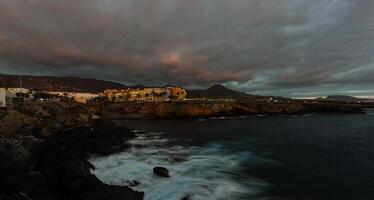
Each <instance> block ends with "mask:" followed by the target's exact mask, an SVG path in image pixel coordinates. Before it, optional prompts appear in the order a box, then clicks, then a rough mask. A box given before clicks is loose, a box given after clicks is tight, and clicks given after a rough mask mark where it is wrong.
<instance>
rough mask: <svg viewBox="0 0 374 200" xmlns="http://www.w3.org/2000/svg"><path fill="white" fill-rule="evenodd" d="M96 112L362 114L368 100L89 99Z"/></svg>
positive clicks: (118, 115) (144, 115)
mask: <svg viewBox="0 0 374 200" xmlns="http://www.w3.org/2000/svg"><path fill="white" fill-rule="evenodd" d="M88 106H89V107H90V109H91V110H93V111H94V112H95V114H97V115H100V116H102V117H104V118H108V119H123V118H130V119H160V118H161V119H185V118H201V117H204V118H205V117H237V116H248V115H302V114H309V113H355V114H363V113H365V112H364V109H365V108H370V107H374V105H371V104H357V103H348V102H346V103H345V102H318V103H313V102H302V101H291V102H281V103H273V102H256V101H253V102H208V101H196V102H195V101H179V102H178V101H170V102H123V103H108V102H92V103H90V104H88Z"/></svg>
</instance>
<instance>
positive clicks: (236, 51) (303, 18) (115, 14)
mask: <svg viewBox="0 0 374 200" xmlns="http://www.w3.org/2000/svg"><path fill="white" fill-rule="evenodd" d="M0 73H29V74H49V75H69V76H81V77H93V78H101V79H109V80H116V81H121V82H125V83H143V84H166V83H174V84H181V85H183V86H187V87H199V86H206V85H209V84H212V83H225V84H226V85H228V86H231V87H235V88H238V89H240V90H243V91H247V92H254V93H258V94H278V95H285V96H308V95H313V96H316V95H324V94H325V93H326V94H328V93H349V92H353V93H357V95H374V91H373V89H371V88H372V86H373V84H374V78H373V77H374V1H372V0H354V1H353V0H330V1H326V0H314V1H310V0H230V1H227V0H124V1H118V0H105V1H103V0H92V1H89V2H88V1H84V0H64V1H57V0H49V1H45V0H2V1H0Z"/></svg>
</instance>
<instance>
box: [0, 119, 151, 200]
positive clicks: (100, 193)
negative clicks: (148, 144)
mask: <svg viewBox="0 0 374 200" xmlns="http://www.w3.org/2000/svg"><path fill="white" fill-rule="evenodd" d="M31 137H32V136H14V137H7V138H2V139H0V163H1V165H0V177H1V179H0V199H38V200H84V199H87V200H88V199H89V200H106V199H113V200H117V199H118V200H141V199H143V197H144V193H142V192H136V191H133V190H132V189H130V188H129V187H126V186H113V185H107V184H104V183H103V182H101V181H100V180H99V179H98V178H97V177H96V176H94V175H93V174H91V172H90V169H92V168H93V166H92V164H90V163H89V162H88V161H87V158H88V157H89V156H90V155H92V154H98V155H108V154H110V153H114V152H118V151H121V150H123V149H124V148H126V147H127V145H126V143H125V140H126V139H129V138H131V137H133V134H132V133H131V131H130V130H129V129H127V128H122V127H118V126H116V125H115V124H114V123H113V122H111V121H104V120H100V121H97V122H95V123H94V124H93V125H92V126H87V127H79V128H74V129H70V130H65V131H61V132H57V133H54V134H52V135H51V136H49V137H47V138H45V139H35V138H31Z"/></svg>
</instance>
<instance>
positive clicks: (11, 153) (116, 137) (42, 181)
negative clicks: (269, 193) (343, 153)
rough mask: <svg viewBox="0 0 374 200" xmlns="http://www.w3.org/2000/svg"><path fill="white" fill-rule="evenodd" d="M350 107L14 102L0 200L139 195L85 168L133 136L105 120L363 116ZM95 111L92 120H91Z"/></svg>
mask: <svg viewBox="0 0 374 200" xmlns="http://www.w3.org/2000/svg"><path fill="white" fill-rule="evenodd" d="M366 107H370V106H367V105H365V106H364V105H356V104H354V105H353V104H323V105H322V104H321V105H305V104H303V103H299V102H298V103H285V104H254V103H250V104H249V103H220V102H218V103H210V104H209V103H206V102H200V103H193V104H192V103H189V102H187V103H186V102H153V103H149V102H147V103H146V102H142V103H139V102H133V103H127V104H111V105H108V104H88V105H82V104H78V103H76V102H72V101H60V102H47V103H29V104H23V105H17V106H15V107H14V108H11V109H8V110H7V111H5V112H2V113H1V115H0V118H1V121H0V126H1V129H0V161H1V163H6V164H4V165H2V166H1V169H0V171H1V177H4V178H3V179H2V180H1V181H0V186H1V187H0V188H1V189H0V197H1V199H7V200H8V199H9V200H10V199H51V200H54V199H56V200H58V199H63V200H65V199H98V200H99V199H108V198H110V199H128V200H138V199H143V196H144V193H142V192H136V191H133V190H132V189H131V188H128V187H125V186H113V185H107V184H104V183H102V182H101V181H100V180H99V179H98V178H97V177H96V176H94V175H92V174H91V173H90V169H92V168H93V166H92V165H91V164H90V163H89V162H88V161H87V159H88V158H89V157H90V156H91V155H99V156H106V155H109V154H112V153H117V152H121V151H123V150H125V149H126V148H128V147H129V146H128V145H127V144H126V142H125V141H127V140H129V139H131V138H133V137H134V133H132V132H131V130H130V129H128V128H125V127H119V126H117V125H116V124H115V123H114V122H113V121H112V120H113V119H121V118H126V119H128V118H130V119H157V118H160V119H164V118H166V119H167V118H173V119H189V118H209V117H218V118H219V117H235V116H242V115H262V114H264V115H302V114H308V113H314V112H317V113H358V114H361V113H363V111H364V110H363V109H364V108H366ZM129 114H130V115H129ZM95 115H99V116H100V117H101V118H100V119H95V117H94V116H95Z"/></svg>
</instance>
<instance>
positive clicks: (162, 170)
mask: <svg viewBox="0 0 374 200" xmlns="http://www.w3.org/2000/svg"><path fill="white" fill-rule="evenodd" d="M153 173H154V174H156V175H158V176H161V177H164V178H169V177H170V175H169V170H168V169H166V168H165V167H154V168H153Z"/></svg>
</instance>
